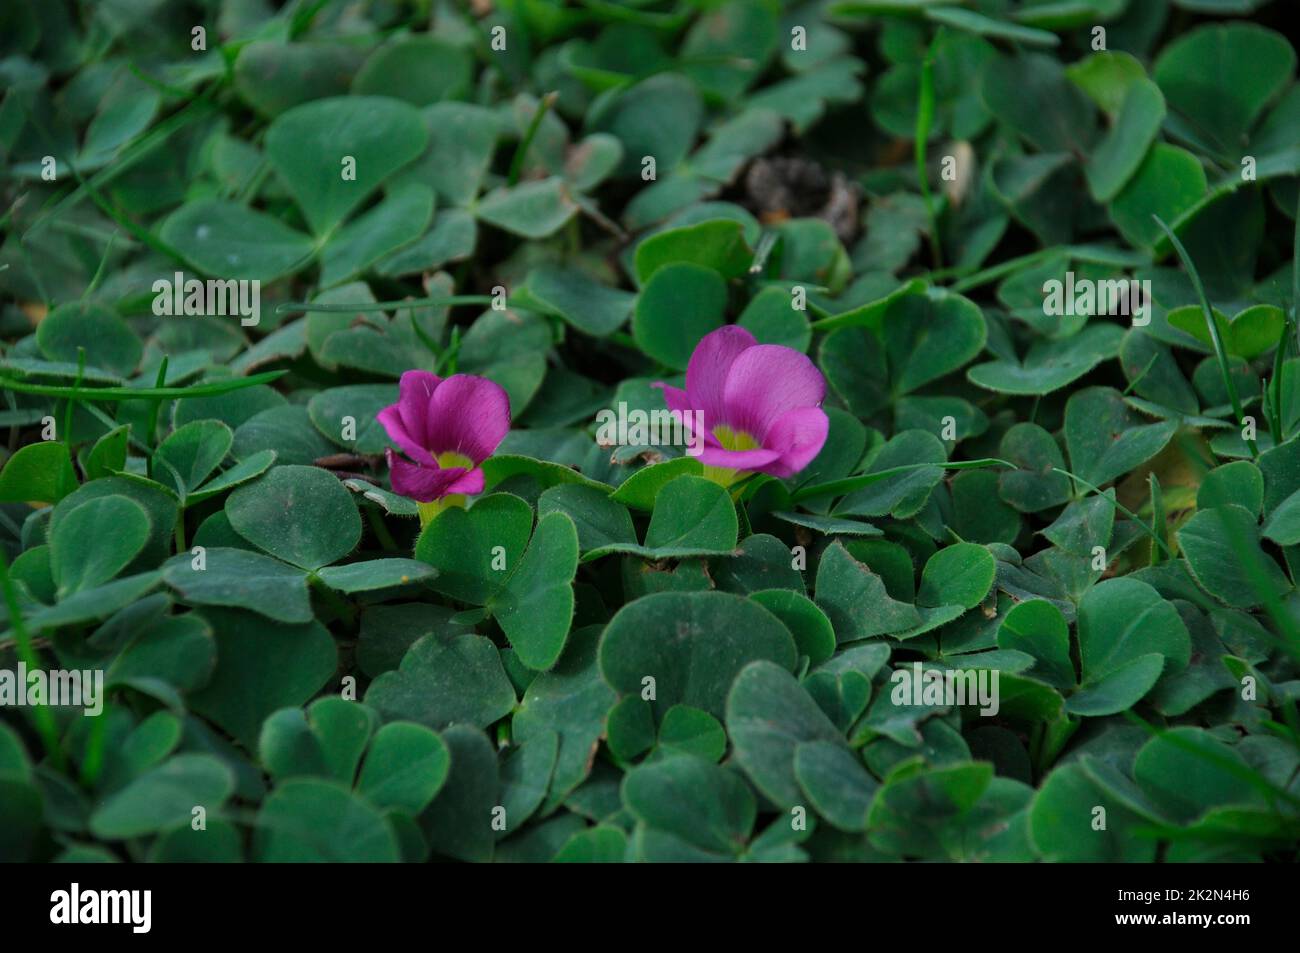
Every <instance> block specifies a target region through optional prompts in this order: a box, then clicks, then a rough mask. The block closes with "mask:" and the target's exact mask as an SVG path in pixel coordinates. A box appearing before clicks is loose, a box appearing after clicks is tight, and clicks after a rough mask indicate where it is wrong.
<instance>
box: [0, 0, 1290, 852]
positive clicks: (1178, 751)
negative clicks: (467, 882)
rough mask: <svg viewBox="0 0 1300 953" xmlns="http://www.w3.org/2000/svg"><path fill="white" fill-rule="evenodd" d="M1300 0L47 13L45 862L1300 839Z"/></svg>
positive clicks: (38, 232)
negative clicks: (1299, 702)
mask: <svg viewBox="0 0 1300 953" xmlns="http://www.w3.org/2000/svg"><path fill="white" fill-rule="evenodd" d="M1067 7H1068V9H1067ZM51 11H55V12H51ZM1287 12H1288V11H1287V10H1286V9H1285V4H1282V3H1278V2H1272V3H1270V2H1267V0H1230V2H1229V0H1223V2H1218V0H1081V2H1078V3H1073V4H1068V5H1061V4H1044V3H1038V2H1012V0H1007V2H992V0H989V2H984V0H973V2H970V3H965V4H950V3H927V2H908V3H903V2H859V0H834V2H829V3H814V4H810V3H779V2H776V0H726V2H722V3H718V4H694V3H685V2H676V0H664V2H657V3H652V4H636V5H613V4H605V3H585V4H580V5H563V4H559V3H535V4H495V5H494V4H461V3H438V4H433V5H418V4H417V5H409V6H408V5H392V4H370V3H342V2H329V0H326V2H313V3H290V4H287V5H285V6H284V7H283V8H282V9H280V10H279V11H271V10H269V9H265V8H263V7H261V6H255V5H248V4H242V3H226V2H220V3H214V4H197V3H193V4H192V3H184V2H180V3H174V4H172V3H169V4H166V5H161V6H159V5H154V4H133V3H115V4H109V5H91V4H85V5H70V4H55V5H53V6H50V5H49V4H45V5H42V6H40V7H39V8H38V6H37V5H36V4H35V3H33V2H31V0H10V2H9V3H8V5H7V6H6V10H5V13H4V20H3V22H4V28H3V29H0V47H2V48H3V52H0V73H2V74H3V76H4V84H3V89H4V92H3V94H2V96H3V98H0V117H3V121H2V122H0V162H3V168H4V174H3V177H0V228H2V229H3V233H4V237H3V244H0V290H2V291H3V299H0V390H2V391H3V405H2V406H0V427H2V428H3V431H4V435H5V438H6V439H5V443H4V446H3V448H0V463H2V464H3V465H2V466H0V595H2V596H3V609H2V610H0V821H2V824H3V830H4V834H3V836H0V860H7V861H41V862H45V861H55V860H60V861H70V860H71V861H87V860H108V859H112V860H134V861H169V860H182V859H184V860H201V861H210V862H230V861H240V860H253V861H309V860H327V861H344V860H348V861H409V862H424V861H428V860H459V861H469V862H481V861H493V860H497V861H520V860H522V861H539V862H540V861H552V860H559V861H579V862H623V861H704V860H711V861H712V860H749V861H803V860H813V861H818V860H862V861H877V860H880V861H885V860H890V861H893V860H908V861H934V860H941V861H942V860H947V861H986V862H998V861H1000V862H1034V861H1078V862H1083V861H1129V862H1149V861H1168V862H1208V861H1225V860H1232V861H1255V860H1266V861H1288V860H1294V859H1295V855H1296V844H1297V842H1298V841H1300V780H1298V778H1300V718H1298V717H1297V712H1296V699H1297V696H1298V695H1300V678H1298V677H1297V665H1298V663H1300V631H1297V622H1296V617H1297V613H1296V600H1297V598H1300V597H1298V596H1297V593H1296V585H1295V584H1296V580H1297V576H1296V568H1297V565H1298V564H1300V559H1298V558H1297V553H1298V552H1300V550H1298V549H1297V547H1300V437H1298V434H1300V379H1297V373H1298V372H1300V363H1298V362H1300V355H1298V354H1297V350H1300V349H1298V348H1297V337H1296V335H1297V327H1296V302H1297V299H1300V293H1298V291H1297V286H1298V284H1300V240H1297V224H1296V222H1297V209H1298V208H1300V86H1297V83H1296V54H1295V45H1294V40H1293V37H1292V36H1291V35H1290V34H1288V32H1287V29H1288V22H1287V16H1286V13H1287Z"/></svg>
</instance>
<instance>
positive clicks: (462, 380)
mask: <svg viewBox="0 0 1300 953" xmlns="http://www.w3.org/2000/svg"><path fill="white" fill-rule="evenodd" d="M509 431H510V397H509V396H508V395H507V394H506V392H505V390H504V389H502V387H501V385H500V384H497V383H495V382H493V381H490V380H488V379H487V378H486V377H476V376H474V375H473V374H453V375H452V376H451V377H448V378H447V379H446V380H445V381H443V382H442V383H441V384H439V385H438V389H437V390H435V391H434V392H433V399H432V400H431V401H430V402H429V423H428V440H429V442H428V444H427V446H428V448H429V450H430V451H431V452H432V453H433V454H435V455H437V454H442V453H448V452H451V453H460V454H464V455H465V456H467V457H469V458H470V459H471V460H473V461H474V462H475V463H482V462H483V461H484V460H486V459H487V458H488V457H490V456H491V455H492V451H493V450H495V449H496V448H497V444H499V443H501V441H502V440H503V439H505V435H506V434H507V433H508V432H509Z"/></svg>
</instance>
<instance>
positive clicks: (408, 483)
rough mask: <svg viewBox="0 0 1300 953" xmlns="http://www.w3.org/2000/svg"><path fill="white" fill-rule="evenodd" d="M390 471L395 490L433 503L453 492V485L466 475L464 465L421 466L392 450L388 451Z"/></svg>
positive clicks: (401, 494)
mask: <svg viewBox="0 0 1300 953" xmlns="http://www.w3.org/2000/svg"><path fill="white" fill-rule="evenodd" d="M388 472H389V476H390V477H391V478H392V482H393V492H394V493H396V494H398V495H399V496H405V497H409V498H410V499H412V500H416V501H418V502H420V503H432V502H433V501H434V500H437V499H441V498H442V497H444V496H446V495H447V494H448V493H450V492H451V489H450V488H451V486H452V485H453V484H454V483H455V482H456V481H457V480H458V479H459V478H460V477H462V476H464V475H465V472H466V471H465V468H464V467H448V468H447V469H445V470H440V469H438V467H437V466H436V465H435V466H432V467H421V466H416V465H415V464H414V463H407V462H406V461H405V460H403V459H402V458H401V457H399V456H398V455H397V454H395V453H393V451H392V450H389V451H388Z"/></svg>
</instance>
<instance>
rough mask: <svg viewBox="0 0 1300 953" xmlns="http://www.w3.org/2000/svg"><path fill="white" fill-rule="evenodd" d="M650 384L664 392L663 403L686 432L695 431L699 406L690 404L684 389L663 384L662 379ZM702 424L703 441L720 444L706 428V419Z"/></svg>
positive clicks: (715, 444)
mask: <svg viewBox="0 0 1300 953" xmlns="http://www.w3.org/2000/svg"><path fill="white" fill-rule="evenodd" d="M650 386H651V387H656V388H658V389H659V390H661V391H663V392H664V403H665V404H667V405H668V410H669V411H670V412H671V413H672V414H673V416H674V417H678V418H680V419H681V421H682V425H683V426H684V427H685V428H686V429H687V431H688V432H690V433H692V434H693V433H695V427H694V423H695V412H696V411H698V410H699V409H700V408H698V407H695V406H693V405H692V404H691V399H690V397H689V396H687V393H686V391H684V390H682V389H681V388H680V387H673V386H672V385H670V384H665V383H664V382H663V381H655V382H654V383H653V384H651V385H650ZM702 424H703V426H704V433H703V437H704V442H705V443H706V444H712V445H713V446H715V447H716V446H720V444H719V443H718V438H717V437H715V436H713V432H712V431H711V430H709V428H708V421H707V420H703V421H702Z"/></svg>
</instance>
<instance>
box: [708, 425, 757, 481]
mask: <svg viewBox="0 0 1300 953" xmlns="http://www.w3.org/2000/svg"><path fill="white" fill-rule="evenodd" d="M713 436H714V437H716V438H717V440H718V443H720V444H722V449H723V450H757V449H758V448H759V447H760V446H761V444H759V442H758V441H757V440H756V439H755V438H754V437H751V436H750V435H749V434H747V433H745V431H743V430H732V429H731V428H730V427H728V426H727V425H726V424H718V426H716V427H714V428H713ZM746 472H748V471H745V470H733V469H731V468H730V467H705V468H704V478H705V479H706V480H712V481H713V482H714V483H718V484H720V485H722V486H731V484H733V483H735V482H736V481H737V480H739V479H740V478H741V476H742V475H743V474H745V473H746Z"/></svg>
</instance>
